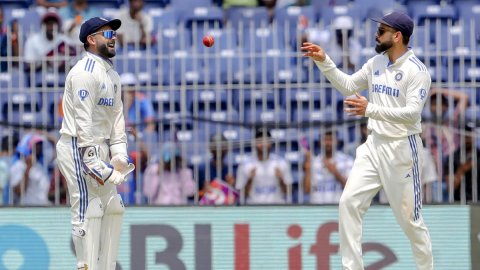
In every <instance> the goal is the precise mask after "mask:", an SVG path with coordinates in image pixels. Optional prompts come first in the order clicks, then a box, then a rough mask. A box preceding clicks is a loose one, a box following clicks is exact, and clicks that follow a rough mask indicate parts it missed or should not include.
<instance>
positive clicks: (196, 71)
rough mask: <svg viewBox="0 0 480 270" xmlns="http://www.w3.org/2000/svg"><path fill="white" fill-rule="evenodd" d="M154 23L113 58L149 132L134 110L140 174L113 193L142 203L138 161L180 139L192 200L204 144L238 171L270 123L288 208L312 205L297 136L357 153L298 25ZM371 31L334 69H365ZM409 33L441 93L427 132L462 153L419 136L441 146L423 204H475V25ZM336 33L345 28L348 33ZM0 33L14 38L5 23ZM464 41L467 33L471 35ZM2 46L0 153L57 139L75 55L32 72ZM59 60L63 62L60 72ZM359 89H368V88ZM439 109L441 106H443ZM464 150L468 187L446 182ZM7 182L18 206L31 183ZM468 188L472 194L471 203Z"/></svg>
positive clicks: (354, 128) (132, 130) (56, 188)
mask: <svg viewBox="0 0 480 270" xmlns="http://www.w3.org/2000/svg"><path fill="white" fill-rule="evenodd" d="M312 27H314V28H315V29H325V34H329V35H330V37H331V38H330V40H327V41H328V43H326V51H327V53H328V52H329V46H331V45H332V44H334V43H335V41H334V39H335V35H334V32H335V29H332V27H331V26H329V25H328V24H323V23H318V24H316V25H315V26H312ZM156 29H157V32H156V33H155V34H154V35H153V36H154V37H155V38H153V39H152V40H153V42H152V43H151V44H147V46H146V48H142V49H140V46H139V45H138V44H134V45H130V46H129V45H125V44H124V45H123V46H121V48H118V50H117V56H116V57H115V58H114V63H115V66H116V69H117V70H119V71H120V73H126V72H130V73H133V74H134V75H135V76H136V78H137V82H136V84H135V85H134V86H133V87H134V88H135V91H136V92H137V93H143V94H144V95H145V98H146V100H147V101H149V102H150V103H151V104H152V106H153V108H154V112H155V115H154V119H153V124H154V126H155V128H154V131H153V132H145V131H144V130H142V128H143V127H144V125H145V123H143V120H142V118H141V117H142V115H141V111H140V110H137V111H136V119H129V121H128V123H129V126H128V130H129V134H130V136H129V138H130V141H129V144H130V148H131V149H130V150H131V151H132V152H136V153H137V154H136V156H135V157H136V159H135V160H136V162H137V168H139V169H138V170H137V171H136V172H135V176H134V178H132V179H130V182H129V184H128V185H129V186H128V187H127V186H124V187H120V188H119V192H120V193H122V195H124V199H125V201H126V203H127V204H147V203H148V199H147V198H146V197H145V196H144V194H143V193H142V187H143V182H144V181H148V179H144V178H143V170H144V169H145V166H146V164H151V163H152V162H156V160H158V158H159V157H160V158H161V151H162V145H164V143H165V142H174V143H176V144H177V146H178V149H179V150H180V154H181V156H182V157H183V161H182V163H181V164H174V165H175V166H177V165H178V166H185V167H188V168H190V169H191V170H192V172H193V179H194V181H195V183H196V186H197V187H196V191H195V192H194V194H193V195H191V198H190V201H191V203H192V204H199V203H200V193H199V192H198V190H197V189H198V183H199V182H202V181H203V180H207V181H208V179H199V177H200V176H199V173H200V172H199V169H200V168H201V165H202V164H209V163H208V162H209V160H210V158H211V153H210V151H209V149H210V147H211V144H210V142H209V141H210V138H211V137H212V136H213V135H215V134H217V135H218V134H222V135H223V136H224V137H225V139H226V142H225V143H224V144H222V147H223V146H225V150H226V152H227V153H228V154H226V156H225V159H224V160H225V166H226V170H227V173H228V174H232V175H236V170H237V168H238V166H239V164H241V162H242V161H244V160H245V159H247V158H248V157H249V156H250V155H251V154H252V153H253V149H254V148H255V144H256V140H255V138H254V134H255V130H256V128H258V127H260V126H264V127H268V128H269V129H271V134H272V142H273V148H272V152H273V153H275V154H277V155H279V156H281V157H283V158H285V159H286V160H287V161H288V162H289V164H290V166H291V170H292V175H293V184H292V185H289V187H288V189H287V194H286V200H287V203H294V204H303V203H308V194H305V193H304V191H303V167H302V165H303V162H304V152H305V148H304V147H302V145H303V146H304V145H305V144H304V143H305V142H308V145H310V146H311V149H312V151H313V153H314V154H322V153H323V151H324V145H323V143H324V142H323V137H324V134H325V132H327V131H329V130H331V128H332V126H333V127H334V128H335V131H336V133H337V134H338V138H337V139H338V141H339V142H338V146H339V147H338V151H343V152H346V153H347V154H351V155H354V154H355V151H354V149H355V148H356V146H358V145H359V144H360V143H361V142H362V139H363V137H362V127H363V126H364V120H363V119H360V118H351V117H348V116H346V115H345V114H344V113H343V111H342V109H343V107H342V106H343V97H342V96H341V95H340V93H338V92H337V91H335V89H332V86H331V84H330V83H329V82H328V81H327V80H326V79H325V77H324V76H323V75H321V73H320V71H319V70H318V69H317V68H316V67H315V65H314V63H313V62H312V61H311V60H309V59H305V58H304V57H303V56H302V53H301V52H300V51H299V49H298V48H299V47H300V44H301V42H302V40H304V38H305V36H304V34H305V33H306V32H305V29H298V28H296V27H290V25H282V23H277V22H274V23H273V24H269V25H262V26H261V27H256V26H254V25H248V26H246V25H242V26H240V27H239V28H232V26H231V25H229V24H228V23H227V24H225V25H223V26H222V27H220V25H219V24H218V23H216V24H214V25H213V26H212V25H210V26H209V27H208V28H207V27H206V25H203V24H202V25H197V24H196V23H193V24H192V25H191V29H189V28H187V27H186V26H185V25H180V26H178V27H177V28H162V27H161V26H158V27H156ZM292 29H294V30H292ZM375 31H376V24H374V23H373V22H368V21H367V22H364V23H362V24H355V26H354V28H353V29H352V38H353V39H356V40H358V41H359V42H360V44H361V45H362V51H361V57H360V58H361V60H360V61H359V64H357V65H356V66H355V67H353V68H352V67H350V69H348V66H349V65H348V56H349V53H348V50H345V49H343V50H342V58H341V59H342V62H343V63H342V62H340V63H338V64H339V65H341V66H343V67H345V68H344V70H345V71H346V72H351V71H352V70H357V69H359V68H361V65H362V64H363V63H364V62H365V61H366V60H367V59H368V58H369V57H371V56H373V55H374V52H373V47H374V46H375V43H374V42H375V41H374V35H375ZM416 31H417V32H414V36H413V37H412V43H411V44H412V49H413V50H414V51H415V53H416V55H417V56H418V57H419V58H420V59H421V60H422V61H423V62H424V63H425V65H426V66H427V67H428V68H429V70H430V72H431V73H432V78H434V81H433V83H432V88H435V89H442V90H435V91H438V92H437V93H438V94H439V95H442V96H444V99H441V98H437V99H436V104H433V105H437V106H436V111H430V108H432V102H431V101H430V100H428V101H427V103H426V104H425V110H424V112H425V113H424V123H425V124H426V126H427V125H428V126H429V127H432V128H431V130H437V131H442V132H444V133H448V134H449V136H452V143H453V144H454V146H455V148H454V150H458V151H459V152H458V153H459V156H458V157H459V160H458V158H457V159H455V158H453V156H449V154H453V151H450V150H449V151H450V152H445V151H444V149H443V148H442V147H441V145H442V141H441V140H442V139H441V137H434V136H431V137H429V136H430V135H431V134H428V133H427V132H425V133H424V134H423V136H424V139H425V147H426V151H425V152H426V153H433V152H432V148H431V147H432V145H437V146H438V149H437V150H438V151H437V152H435V155H433V166H434V169H433V170H432V172H434V173H436V174H437V176H436V177H433V178H436V179H433V181H432V182H430V183H428V184H426V185H425V187H424V192H425V199H424V202H425V203H447V202H448V203H453V202H455V201H459V202H461V203H463V204H465V203H467V202H477V201H478V193H477V186H478V182H477V178H478V162H477V156H476V150H475V149H478V147H479V146H478V143H477V141H478V135H477V132H476V129H477V123H478V120H479V119H478V116H477V115H479V110H478V108H479V107H478V105H479V104H480V97H479V96H478V94H477V90H478V80H479V78H480V72H479V68H478V67H477V59H478V58H479V55H478V52H479V51H480V49H479V40H478V29H476V28H475V24H474V23H473V22H467V21H459V22H452V21H447V22H446V24H442V22H441V21H440V20H438V21H426V23H425V25H424V26H418V27H417V28H416ZM432 31H434V32H432ZM206 32H208V33H211V34H212V35H214V36H215V38H216V44H215V45H214V46H213V47H212V48H206V47H203V46H202V45H201V40H202V37H203V34H204V33H206ZM417 33H418V36H416V35H417ZM343 34H347V32H346V31H345V30H344V33H343ZM14 35H15V33H14ZM31 35H32V33H31V32H29V31H24V29H21V28H19V29H18V33H17V36H18V43H19V48H20V52H23V49H24V47H22V46H23V44H25V39H24V37H28V36H31ZM6 36H7V40H8V41H11V37H12V29H11V28H10V27H9V28H8V30H7V33H6ZM465 37H469V38H468V40H466V39H465ZM342 42H343V44H344V45H343V48H345V47H346V43H348V42H349V39H348V38H343V39H342ZM7 43H8V44H9V45H8V46H7V55H5V56H2V57H1V58H0V60H1V62H3V63H6V67H7V70H5V71H4V72H3V73H1V74H0V83H1V85H2V87H1V89H0V95H1V96H0V98H1V106H2V107H1V113H2V117H0V132H1V134H2V135H3V136H6V137H7V138H8V143H7V148H6V149H2V151H5V152H3V153H4V156H15V154H14V153H15V152H16V145H15V144H14V139H15V137H14V136H13V134H14V133H16V134H18V138H19V139H22V138H23V137H24V136H25V134H28V133H29V132H35V133H36V134H39V135H41V136H47V135H48V136H49V138H50V139H51V140H53V138H58V130H59V127H60V124H61V118H62V115H61V96H62V93H63V83H64V79H65V74H66V73H67V72H68V70H69V68H70V66H71V64H73V63H74V62H75V61H76V60H77V59H78V58H79V57H80V53H77V54H76V55H77V56H72V55H71V54H70V51H69V50H70V47H68V46H67V47H66V52H64V53H63V52H62V53H60V52H58V51H57V52H54V53H53V56H52V57H50V58H48V59H47V58H44V59H42V60H41V61H40V63H41V64H40V65H39V67H38V68H37V69H33V68H29V67H30V66H29V64H27V63H26V62H25V61H24V60H25V59H24V57H23V55H22V54H20V55H13V52H14V48H13V45H12V42H7ZM335 46H336V45H335ZM119 47H120V46H119ZM129 47H130V48H129ZM72 49H75V48H72ZM77 49H78V48H77ZM59 63H67V64H66V65H65V67H64V68H63V69H59V67H60V64H59ZM362 93H363V94H364V95H366V92H362ZM445 100H446V103H445V102H444V101H445ZM465 100H467V101H466V103H465V102H464V101H465ZM442 102H444V103H442ZM442 105H444V106H446V107H448V108H447V109H446V112H445V113H442V111H441V110H442ZM457 106H464V107H457ZM437 115H438V116H441V117H442V118H441V121H440V120H439V119H438V117H434V116H437ZM472 128H473V129H472ZM463 135H467V136H472V137H473V147H472V148H468V147H466V144H465V142H466V140H469V137H468V138H467V137H466V136H463ZM447 146H448V145H447ZM447 146H445V147H447ZM43 151H44V152H45V153H44V155H45V156H47V157H46V158H45V159H47V160H44V162H45V163H44V165H43V166H44V167H45V168H46V169H47V170H48V173H49V178H50V179H51V181H52V183H53V184H52V183H51V186H52V188H51V189H50V202H51V204H54V205H59V204H63V203H66V191H65V186H64V184H62V183H63V181H62V177H61V175H60V173H59V172H58V170H57V169H56V166H55V157H54V155H53V153H54V145H53V144H49V143H44V144H43ZM48 155H50V156H48ZM470 157H473V163H472V164H473V165H472V168H471V171H472V172H473V174H472V178H473V182H472V184H471V185H472V186H471V187H470V186H468V187H467V185H466V178H465V176H462V175H461V174H460V173H457V174H458V176H457V180H456V181H455V180H454V179H455V177H456V173H455V170H454V169H455V168H457V167H458V166H459V165H458V164H457V163H458V161H460V163H463V162H464V161H465V160H467V159H469V158H470ZM17 158H20V159H24V158H25V156H22V155H17ZM467 166H468V165H465V166H464V167H465V168H466V167H467ZM206 167H207V172H206V175H207V176H209V175H211V174H212V172H210V170H209V169H208V168H209V166H206ZM465 168H464V169H465ZM465 170H466V171H468V170H467V169H465ZM447 179H451V180H449V181H447ZM22 185H23V184H22ZM455 185H459V190H460V192H459V194H457V195H458V196H459V197H456V195H455V192H453V190H454V187H455ZM5 188H7V189H8V190H7V192H5V193H4V194H5V195H8V196H7V197H8V199H5V198H4V199H5V200H6V204H8V205H12V204H15V203H18V198H21V197H22V196H24V195H25V194H26V189H27V187H26V186H21V187H20V188H15V187H12V186H10V185H7V186H6V187H5ZM469 189H471V190H469ZM240 193H242V191H241V192H240ZM470 193H471V198H469V199H467V195H468V194H470ZM468 196H470V195H468ZM240 198H241V201H240V204H243V203H245V201H244V198H245V197H244V196H240ZM380 201H381V200H380Z"/></svg>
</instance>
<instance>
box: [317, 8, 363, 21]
mask: <svg viewBox="0 0 480 270" xmlns="http://www.w3.org/2000/svg"><path fill="white" fill-rule="evenodd" d="M318 12H319V14H320V18H319V21H320V22H322V23H323V24H324V25H330V24H331V23H332V22H333V20H334V19H335V18H336V17H338V16H350V17H352V18H353V19H354V21H360V20H361V18H360V15H359V14H358V13H357V12H356V10H355V7H353V6H351V5H336V6H333V7H327V8H323V9H321V10H319V11H318Z"/></svg>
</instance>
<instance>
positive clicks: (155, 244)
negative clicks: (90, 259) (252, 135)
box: [0, 205, 480, 270]
mask: <svg viewBox="0 0 480 270" xmlns="http://www.w3.org/2000/svg"><path fill="white" fill-rule="evenodd" d="M423 215H424V219H425V221H426V223H427V225H428V226H429V229H430V234H431V237H432V243H433V250H434V259H435V269H437V270H442V269H445V270H447V269H448V270H452V269H455V270H467V269H479V268H478V267H479V266H480V264H479V263H478V258H476V257H478V256H473V254H478V250H479V243H478V238H477V235H478V233H479V227H480V226H479V225H480V222H479V221H480V218H479V217H480V207H471V206H465V205H464V206H459V205H442V206H439V205H437V206H436V205H428V206H425V207H424V211H423ZM364 224H365V227H364V246H363V247H364V257H365V266H366V267H367V266H368V268H366V269H370V270H372V269H389V270H395V269H399V270H400V269H402V270H405V269H415V266H414V264H413V257H412V254H411V251H410V246H409V244H408V241H407V239H406V237H405V236H404V234H403V233H402V231H401V229H400V228H399V226H398V225H397V224H396V222H395V220H394V217H393V214H392V212H391V210H390V209H389V207H387V206H382V205H379V206H373V207H372V208H371V209H370V210H369V212H368V213H367V214H366V219H365V222H364ZM337 232H338V223H337V207H336V206H322V207H318V206H294V207H292V206H283V207H281V206H271V207H259V206H257V207H248V206H246V207H241V208H238V207H201V208H199V207H130V208H128V209H127V212H126V215H125V218H124V224H123V231H122V236H121V238H122V239H121V247H120V250H119V256H118V266H117V270H119V269H121V270H128V269H132V270H142V269H174V270H182V269H195V270H209V269H218V270H227V269H232V270H250V269H251V270H256V269H265V270H266V269H272V270H273V269H275V270H278V269H288V270H299V269H320V270H328V269H340V256H339V252H338V243H339V240H338V233H337ZM72 250H73V249H72V244H71V240H70V225H69V209H68V208H65V207H59V208H2V209H0V270H13V269H28V270H34V269H39V270H40V269H41V270H45V269H51V270H57V269H58V270H60V269H62V270H63V269H72V267H73V266H74V265H75V259H74V255H73V251H72Z"/></svg>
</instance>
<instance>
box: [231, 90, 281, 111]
mask: <svg viewBox="0 0 480 270" xmlns="http://www.w3.org/2000/svg"><path fill="white" fill-rule="evenodd" d="M280 95H281V93H280V91H275V90H273V89H242V90H235V91H234V99H233V100H234V102H235V103H234V105H235V108H236V109H237V111H239V112H242V110H243V111H248V110H251V109H252V108H254V107H256V108H266V109H268V110H273V109H274V108H275V107H276V106H275V104H277V106H278V105H280V101H281V96H280ZM242 101H243V102H242Z"/></svg>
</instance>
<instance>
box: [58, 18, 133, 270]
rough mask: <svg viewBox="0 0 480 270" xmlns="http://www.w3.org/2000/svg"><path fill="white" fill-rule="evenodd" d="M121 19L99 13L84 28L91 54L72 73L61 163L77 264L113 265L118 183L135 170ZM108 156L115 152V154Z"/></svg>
mask: <svg viewBox="0 0 480 270" xmlns="http://www.w3.org/2000/svg"><path fill="white" fill-rule="evenodd" d="M120 25H121V21H120V20H118V19H114V20H111V21H108V20H106V19H103V18H99V17H95V18H91V19H89V20H87V21H86V22H84V23H83V24H82V26H81V28H80V35H79V38H80V41H81V42H82V43H83V44H84V48H85V50H86V55H85V56H84V57H83V59H81V60H80V61H79V62H78V63H77V64H76V65H75V66H74V67H73V68H72V69H71V70H70V72H69V73H68V75H67V78H66V82H65V94H64V96H63V111H64V114H65V116H64V119H63V123H62V128H61V129H60V134H61V138H60V140H59V141H58V143H57V156H58V159H57V160H58V167H59V169H60V171H61V172H62V174H63V176H65V178H66V179H67V184H68V191H69V194H70V204H71V222H72V238H73V243H74V246H75V253H76V256H77V269H82V270H87V269H88V270H114V269H115V267H116V260H117V251H118V246H119V237H120V229H121V226H122V217H123V213H124V205H123V202H122V200H121V198H120V196H119V195H118V193H117V190H116V185H118V184H120V183H122V182H124V181H125V180H126V179H125V178H126V177H125V176H126V175H127V174H128V173H130V172H132V171H133V170H134V168H135V167H134V166H133V164H131V163H129V161H128V155H127V136H126V134H125V121H124V118H123V104H122V100H121V88H120V77H119V76H118V73H117V72H116V71H115V70H114V69H113V65H112V62H111V61H110V58H112V57H114V56H115V41H116V32H115V30H117V29H118V28H119V27H120ZM109 157H112V158H111V159H110V158H109Z"/></svg>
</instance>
